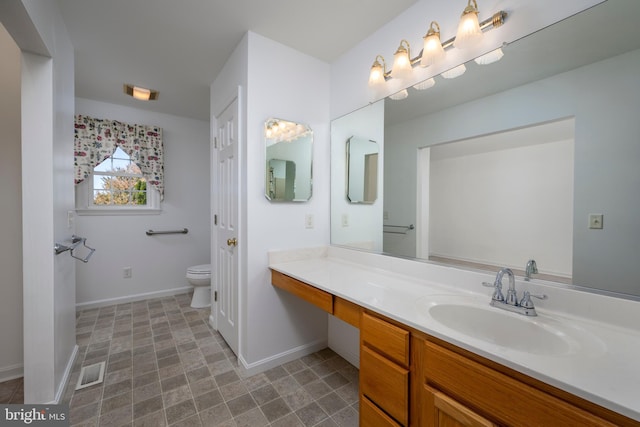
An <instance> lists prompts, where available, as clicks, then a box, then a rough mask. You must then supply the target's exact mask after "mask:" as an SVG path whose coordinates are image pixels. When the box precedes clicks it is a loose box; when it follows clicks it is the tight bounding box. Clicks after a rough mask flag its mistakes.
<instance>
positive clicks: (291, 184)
mask: <svg viewBox="0 0 640 427" xmlns="http://www.w3.org/2000/svg"><path fill="white" fill-rule="evenodd" d="M267 170H268V173H269V176H268V177H267V180H268V182H269V198H270V199H271V200H287V201H291V200H294V199H295V198H296V186H295V182H296V164H295V162H293V161H291V160H281V159H269V165H268V167H267Z"/></svg>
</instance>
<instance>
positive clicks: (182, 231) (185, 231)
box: [146, 227, 189, 236]
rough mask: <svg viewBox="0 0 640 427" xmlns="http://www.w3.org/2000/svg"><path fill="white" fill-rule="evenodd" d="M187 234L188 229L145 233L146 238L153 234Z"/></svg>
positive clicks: (148, 231)
mask: <svg viewBox="0 0 640 427" xmlns="http://www.w3.org/2000/svg"><path fill="white" fill-rule="evenodd" d="M188 232H189V229H187V228H186V227H185V228H183V229H182V230H165V231H153V230H147V232H146V233H147V236H153V235H155V234H187V233H188Z"/></svg>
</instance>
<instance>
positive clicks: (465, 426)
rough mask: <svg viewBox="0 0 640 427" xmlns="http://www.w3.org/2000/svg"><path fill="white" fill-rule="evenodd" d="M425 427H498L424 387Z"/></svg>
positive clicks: (450, 399)
mask: <svg viewBox="0 0 640 427" xmlns="http://www.w3.org/2000/svg"><path fill="white" fill-rule="evenodd" d="M424 388H425V390H424V396H425V397H424V398H425V400H426V401H425V405H424V408H425V414H424V417H423V419H424V420H425V427H496V426H497V425H496V424H494V423H492V422H491V421H489V420H487V419H486V418H484V417H482V416H480V415H478V414H476V413H475V412H473V411H472V410H471V409H469V408H467V407H466V406H464V405H462V404H461V403H460V402H457V401H455V400H453V399H452V398H450V397H449V396H447V395H445V394H444V393H441V392H439V391H437V390H434V389H433V388H431V387H429V386H425V387H424Z"/></svg>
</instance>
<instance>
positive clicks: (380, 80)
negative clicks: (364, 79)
mask: <svg viewBox="0 0 640 427" xmlns="http://www.w3.org/2000/svg"><path fill="white" fill-rule="evenodd" d="M386 74H387V64H386V63H385V62H384V58H383V57H382V55H378V56H376V59H375V61H373V65H372V66H371V72H370V73H369V86H370V87H379V86H380V85H382V84H384V82H385V75H386Z"/></svg>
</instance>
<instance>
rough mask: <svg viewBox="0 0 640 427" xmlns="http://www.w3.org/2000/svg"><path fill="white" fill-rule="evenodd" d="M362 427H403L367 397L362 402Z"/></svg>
mask: <svg viewBox="0 0 640 427" xmlns="http://www.w3.org/2000/svg"><path fill="white" fill-rule="evenodd" d="M360 427H401V426H400V424H398V423H397V422H395V421H394V420H393V418H391V417H390V416H388V415H387V414H385V413H384V411H382V410H381V409H380V408H378V407H377V406H376V405H375V403H373V402H371V401H370V400H369V399H367V398H366V397H363V398H362V400H361V401H360Z"/></svg>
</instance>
